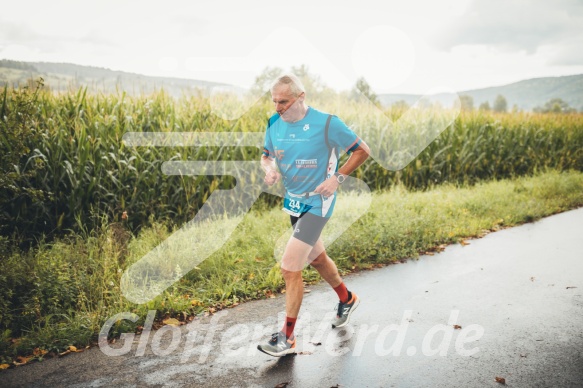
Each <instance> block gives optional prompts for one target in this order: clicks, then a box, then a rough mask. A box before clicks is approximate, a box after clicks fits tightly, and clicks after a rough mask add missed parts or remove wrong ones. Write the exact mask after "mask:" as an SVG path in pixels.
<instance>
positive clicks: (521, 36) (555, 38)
mask: <svg viewBox="0 0 583 388" xmlns="http://www.w3.org/2000/svg"><path fill="white" fill-rule="evenodd" d="M458 20H459V21H458V22H457V23H454V24H453V25H452V26H451V27H450V28H447V29H445V30H444V32H443V33H442V34H440V35H438V36H437V37H436V38H435V40H434V43H436V44H437V46H438V47H439V48H441V49H447V50H449V49H451V48H453V47H456V46H460V45H486V46H494V47H496V48H498V49H500V50H503V51H525V52H526V53H528V54H533V53H535V52H536V51H537V50H538V49H539V48H540V47H541V46H544V45H556V46H561V45H562V44H563V43H564V41H565V40H570V39H571V38H573V37H575V36H580V35H581V34H582V32H583V2H581V1H576V0H556V1H553V2H550V1H548V2H547V1H534V2H533V1H528V0H512V1H502V0H496V1H476V2H474V3H472V4H471V5H470V6H469V7H468V9H467V11H466V14H465V15H464V16H463V17H461V18H459V19H458ZM563 59H564V60H565V61H570V59H569V58H568V56H567V57H565V58H563Z"/></svg>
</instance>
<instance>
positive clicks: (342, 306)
mask: <svg viewBox="0 0 583 388" xmlns="http://www.w3.org/2000/svg"><path fill="white" fill-rule="evenodd" d="M350 296H351V297H350V298H349V299H348V302H346V303H342V302H338V307H337V313H336V318H335V319H334V321H333V322H332V328H336V327H343V326H346V325H347V324H348V320H349V319H350V315H352V312H353V311H354V310H356V308H357V307H358V305H359V304H360V298H359V297H358V296H357V295H356V294H355V293H351V295H350Z"/></svg>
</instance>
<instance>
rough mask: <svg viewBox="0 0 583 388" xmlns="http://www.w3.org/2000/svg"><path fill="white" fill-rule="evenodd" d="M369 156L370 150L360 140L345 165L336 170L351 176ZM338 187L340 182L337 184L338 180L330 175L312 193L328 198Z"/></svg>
mask: <svg viewBox="0 0 583 388" xmlns="http://www.w3.org/2000/svg"><path fill="white" fill-rule="evenodd" d="M369 155H370V148H368V145H367V144H366V143H365V142H364V140H361V141H360V144H359V145H358V147H357V148H356V149H355V150H354V151H352V153H351V154H350V157H349V158H348V160H347V161H346V163H344V164H343V165H342V166H341V167H340V168H339V169H338V172H339V173H340V174H342V175H350V174H352V172H353V171H354V170H356V169H357V168H358V167H359V166H360V165H361V164H363V163H364V161H365V160H366V159H368V156H369ZM339 185H340V182H338V178H337V177H336V176H334V175H332V176H331V177H330V178H328V179H326V180H325V181H324V182H322V183H321V184H320V185H319V186H318V187H316V190H314V191H315V192H316V193H319V194H321V195H323V196H324V197H329V196H331V195H332V194H334V192H335V191H336V189H338V186H339Z"/></svg>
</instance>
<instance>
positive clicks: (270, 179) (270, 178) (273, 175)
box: [265, 170, 281, 186]
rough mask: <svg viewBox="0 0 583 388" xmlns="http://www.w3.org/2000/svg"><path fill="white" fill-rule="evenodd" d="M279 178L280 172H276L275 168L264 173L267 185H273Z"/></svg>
mask: <svg viewBox="0 0 583 388" xmlns="http://www.w3.org/2000/svg"><path fill="white" fill-rule="evenodd" d="M280 179H281V174H280V173H278V172H277V171H275V170H269V171H268V172H267V173H266V174H265V183H266V184H267V185H268V186H273V185H274V184H276V183H277V182H279V180H280Z"/></svg>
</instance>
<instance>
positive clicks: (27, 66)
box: [0, 59, 583, 111]
mask: <svg viewBox="0 0 583 388" xmlns="http://www.w3.org/2000/svg"><path fill="white" fill-rule="evenodd" d="M38 77H43V79H44V80H45V85H46V86H47V87H48V88H49V89H51V90H53V91H68V90H71V89H72V90H77V89H78V88H79V87H82V86H87V87H88V88H89V90H91V91H100V92H103V93H116V92H119V91H121V90H124V91H126V92H127V93H128V94H132V95H137V94H147V93H151V92H154V91H156V90H160V89H162V88H163V89H164V90H166V91H167V92H168V93H169V94H170V95H172V96H174V97H180V96H181V95H182V94H190V93H200V92H201V91H202V92H205V91H209V89H210V88H212V87H214V86H225V84H220V83H216V82H208V81H201V80H190V79H182V78H170V77H152V76H146V75H141V74H135V73H128V72H123V71H114V70H109V69H105V68H100V67H94V66H81V65H74V64H70V63H47V62H20V61H11V60H5V59H2V60H0V86H4V85H6V84H8V85H11V86H18V85H26V84H27V83H29V82H30V80H31V79H38ZM458 94H459V95H469V96H471V97H472V98H473V99H474V108H478V107H479V106H480V104H482V103H483V102H489V104H490V106H493V104H494V100H495V99H496V97H497V96H498V95H502V96H504V97H505V98H506V101H507V103H508V109H512V108H513V107H514V106H516V108H518V109H520V110H527V111H530V110H532V109H533V108H535V107H537V106H543V105H544V104H545V103H546V102H547V101H549V100H551V99H552V98H561V99H562V100H563V101H565V102H567V103H568V104H569V105H570V106H571V107H573V108H575V109H577V110H578V111H583V75H571V76H562V77H545V78H534V79H528V80H524V81H519V82H515V83H512V84H509V85H503V86H494V87H489V88H484V89H474V90H466V91H462V92H458ZM420 97H421V96H420V95H416V94H381V95H379V96H378V98H379V101H380V102H381V104H383V105H392V104H394V103H396V102H398V101H404V102H406V103H407V104H409V105H412V104H413V103H415V102H416V101H417V100H418V99H419V98H420ZM432 100H438V101H440V96H439V95H437V96H435V98H432ZM442 103H443V104H444V105H450V103H451V98H448V97H446V96H443V101H442Z"/></svg>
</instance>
